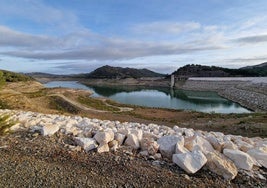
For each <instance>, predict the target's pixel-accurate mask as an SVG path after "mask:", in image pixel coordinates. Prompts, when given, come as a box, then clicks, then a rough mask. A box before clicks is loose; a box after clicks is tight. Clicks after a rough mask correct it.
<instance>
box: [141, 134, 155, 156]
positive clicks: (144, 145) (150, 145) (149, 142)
mask: <svg viewBox="0 0 267 188" xmlns="http://www.w3.org/2000/svg"><path fill="white" fill-rule="evenodd" d="M140 144H141V149H142V150H143V151H148V153H149V154H150V155H155V154H156V153H157V152H158V149H159V144H158V143H157V142H156V141H155V140H154V139H153V138H148V137H147V138H143V139H142V140H141V142H140Z"/></svg>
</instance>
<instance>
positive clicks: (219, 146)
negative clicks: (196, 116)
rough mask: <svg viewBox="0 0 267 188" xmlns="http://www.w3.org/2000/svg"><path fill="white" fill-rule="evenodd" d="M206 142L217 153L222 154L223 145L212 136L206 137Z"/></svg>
mask: <svg viewBox="0 0 267 188" xmlns="http://www.w3.org/2000/svg"><path fill="white" fill-rule="evenodd" d="M206 139H207V141H208V142H209V143H210V144H211V145H212V146H213V148H214V149H215V150H217V151H218V152H222V150H223V145H224V143H223V142H221V141H219V140H218V139H217V138H215V137H214V136H208V137H207V138H206Z"/></svg>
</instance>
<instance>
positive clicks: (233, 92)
mask: <svg viewBox="0 0 267 188" xmlns="http://www.w3.org/2000/svg"><path fill="white" fill-rule="evenodd" d="M176 87H177V88H180V89H185V90H198V91H215V92H217V93H218V94H219V95H221V96H222V97H225V98H227V99H229V100H232V101H234V102H236V103H239V104H240V105H242V106H244V107H246V108H248V109H251V110H253V111H256V112H262V111H267V77H261V78H228V79H227V78H217V79H216V78H190V79H189V80H187V81H185V82H182V83H177V86H176Z"/></svg>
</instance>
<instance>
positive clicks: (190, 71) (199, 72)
mask: <svg viewBox="0 0 267 188" xmlns="http://www.w3.org/2000/svg"><path fill="white" fill-rule="evenodd" d="M172 74H175V75H177V76H186V77H238V76H241V77H256V76H267V63H263V64H260V65H256V66H249V67H243V68H240V69H229V68H223V67H216V66H204V65H194V64H191V65H186V66H183V67H181V68H179V69H177V70H176V71H175V72H173V73H172Z"/></svg>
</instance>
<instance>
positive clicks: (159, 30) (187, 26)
mask: <svg viewBox="0 0 267 188" xmlns="http://www.w3.org/2000/svg"><path fill="white" fill-rule="evenodd" d="M200 28H201V25H200V24H199V23H197V22H185V23H178V22H152V23H143V24H138V25H136V26H134V27H133V31H134V32H136V33H141V34H160V35H166V34H180V33H182V32H189V31H194V30H198V29H200Z"/></svg>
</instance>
